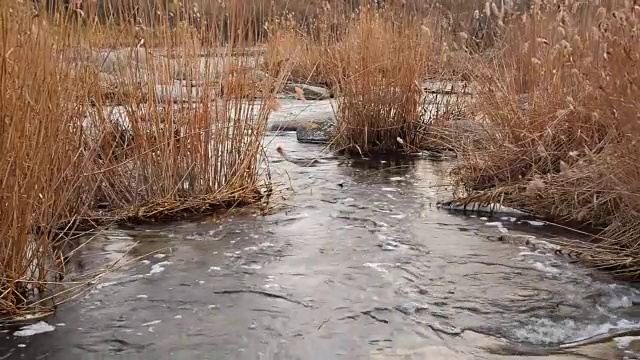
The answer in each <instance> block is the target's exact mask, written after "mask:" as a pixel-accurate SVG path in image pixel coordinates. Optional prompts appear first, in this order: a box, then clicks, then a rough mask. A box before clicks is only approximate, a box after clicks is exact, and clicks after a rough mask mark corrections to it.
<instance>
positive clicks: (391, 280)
mask: <svg viewBox="0 0 640 360" xmlns="http://www.w3.org/2000/svg"><path fill="white" fill-rule="evenodd" d="M267 142H268V145H267V146H268V155H269V156H270V157H271V158H272V159H273V161H272V162H271V171H272V175H273V177H274V178H275V179H276V180H278V181H281V182H282V183H284V184H285V185H286V186H287V187H289V188H290V190H289V191H287V192H284V193H282V195H285V196H284V198H283V197H282V196H279V197H278V198H275V199H274V201H275V202H280V203H281V204H282V205H283V207H282V208H281V209H279V210H278V211H276V212H275V213H273V214H271V215H268V216H264V217H263V216H258V215H256V214H252V213H246V212H242V211H238V212H236V213H234V214H232V215H230V216H228V217H224V218H222V219H213V218H211V219H202V220H199V221H192V222H182V223H172V224H164V225H161V226H155V227H139V228H114V229H111V230H109V231H107V232H106V233H104V234H103V235H101V236H100V237H99V238H97V239H94V240H93V241H92V242H91V243H89V244H88V246H87V247H86V248H85V249H84V250H83V252H82V254H81V257H82V259H83V262H84V264H85V266H86V268H87V269H92V268H97V267H99V266H101V265H104V264H105V263H107V262H109V261H113V260H116V259H118V258H121V257H124V258H125V259H123V261H126V260H131V259H135V258H136V257H139V256H143V255H145V254H148V253H150V252H153V254H152V255H149V256H147V257H145V258H143V259H140V260H136V261H134V262H133V263H132V264H131V265H130V266H127V267H125V268H124V269H121V270H119V271H117V272H115V273H112V274H110V275H108V276H107V277H106V278H104V279H103V281H102V282H101V283H99V284H97V285H96V287H95V288H94V289H93V291H91V292H90V293H88V294H87V295H86V296H85V297H83V298H82V299H81V300H79V301H76V302H75V303H71V304H69V305H66V306H62V307H61V308H59V309H58V312H57V314H56V315H55V316H53V317H52V318H49V319H46V324H40V330H41V331H42V333H39V334H33V335H31V334H32V333H33V332H29V331H23V332H18V333H12V332H9V331H6V332H5V333H4V334H3V335H4V339H3V340H2V341H1V342H0V359H60V360H68V359H98V358H100V359H102V358H114V359H155V360H164V359H283V360H288V359H304V360H313V359H317V360H326V359H507V358H513V357H507V356H498V355H493V354H491V353H489V352H487V351H485V350H484V349H483V346H485V345H490V344H495V343H497V342H498V339H499V338H503V339H507V340H510V341H514V342H518V343H530V344H551V343H557V342H562V341H570V340H573V339H577V338H580V337H584V336H590V335H593V334H597V333H601V332H606V331H607V330H610V329H613V328H624V327H632V326H640V312H639V311H638V310H637V309H638V308H637V306H636V303H637V302H638V301H640V291H639V290H638V289H637V288H636V287H634V286H631V285H629V284H624V283H616V282H613V281H610V280H606V278H604V277H602V276H600V277H595V276H594V275H593V273H592V272H590V271H587V270H586V269H583V268H581V267H579V266H577V265H572V264H569V263H568V262H567V261H565V260H564V259H562V258H559V257H557V256H554V255H550V254H546V253H542V252H538V251H534V250H531V249H529V248H526V247H518V246H516V245H513V244H507V243H500V242H496V241H491V240H489V239H488V238H487V236H489V235H497V234H500V233H504V232H508V233H512V234H518V233H527V232H532V231H533V232H534V234H535V235H536V236H537V237H539V238H541V239H544V238H545V237H546V236H557V234H558V233H557V232H556V231H554V229H553V228H552V227H551V226H548V225H543V224H542V223H537V222H528V223H527V222H523V221H520V220H518V219H514V218H510V217H495V218H491V219H487V218H480V217H465V216H461V215H458V214H453V213H449V212H447V211H443V210H439V209H436V207H435V202H436V201H437V200H438V199H439V198H442V197H446V196H447V195H448V194H449V193H448V191H450V190H449V189H446V188H442V187H441V186H440V185H442V184H443V183H444V182H443V181H442V177H441V173H442V172H443V171H444V170H446V168H447V167H448V166H450V165H451V164H449V163H446V162H431V161H427V160H422V161H414V162H406V161H404V162H401V161H395V160H392V159H386V160H384V159H369V160H366V159H365V160H358V161H354V160H345V159H335V158H332V159H324V160H322V161H320V162H319V163H317V166H314V167H300V166H298V165H296V164H293V163H290V162H286V161H282V160H281V159H279V157H278V154H277V153H276V151H275V149H276V146H277V145H278V144H280V145H282V147H283V148H285V149H287V151H288V152H289V153H290V154H291V155H293V156H301V157H314V156H319V155H320V154H321V152H322V150H323V148H322V146H320V145H304V144H299V143H297V142H296V139H295V134H292V133H284V134H274V133H271V134H269V138H268V140H267ZM134 244H135V246H134ZM603 278H604V279H605V280H602V279H603ZM599 279H600V280H599ZM43 326H44V327H43ZM35 332H38V331H35ZM21 335H22V336H21ZM24 335H31V336H24ZM631 340H633V339H623V340H620V341H618V342H617V344H618V345H619V346H613V345H612V344H601V345H600V346H594V347H591V348H589V349H585V350H584V351H583V354H582V355H584V354H586V355H588V356H589V357H590V358H592V359H594V358H595V359H622V358H634V355H633V354H632V352H630V351H627V352H624V351H622V350H619V349H618V348H622V349H624V347H625V346H624V345H629V344H633V341H631ZM582 355H580V354H574V355H562V356H561V355H553V356H548V357H547V358H554V359H555V358H557V359H584V357H582Z"/></svg>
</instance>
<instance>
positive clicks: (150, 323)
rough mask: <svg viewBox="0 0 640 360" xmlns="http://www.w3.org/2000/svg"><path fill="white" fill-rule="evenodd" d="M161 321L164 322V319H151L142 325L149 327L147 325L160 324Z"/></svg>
mask: <svg viewBox="0 0 640 360" xmlns="http://www.w3.org/2000/svg"><path fill="white" fill-rule="evenodd" d="M161 322H162V320H153V321H149V322H147V323H144V324H142V325H140V326H143V327H147V326H152V325H157V324H160V323H161Z"/></svg>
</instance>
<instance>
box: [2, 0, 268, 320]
mask: <svg viewBox="0 0 640 360" xmlns="http://www.w3.org/2000/svg"><path fill="white" fill-rule="evenodd" d="M225 11H226V13H225V14H226V15H227V16H228V18H229V22H228V25H227V26H228V27H229V29H230V30H231V32H232V33H233V34H236V35H237V37H233V38H232V39H231V40H229V39H226V40H225V41H226V43H227V44H228V45H227V47H226V48H225V51H224V52H223V55H219V56H217V57H215V61H214V60H210V61H205V60H203V59H202V58H200V57H199V50H200V48H199V46H198V45H197V44H200V43H201V42H202V38H201V36H202V33H200V32H198V31H190V32H186V33H184V34H182V35H181V36H182V38H181V39H180V40H181V41H180V42H179V44H176V42H175V41H173V40H174V37H172V35H175V33H173V32H172V31H171V30H170V29H168V28H167V27H166V26H165V27H162V26H158V27H156V28H155V30H154V36H155V37H156V38H155V41H156V46H157V47H159V48H161V49H164V50H167V51H165V52H166V53H170V54H173V56H172V59H171V60H170V59H168V58H167V57H165V56H164V55H163V54H159V53H158V52H156V51H154V52H152V51H150V50H149V49H147V48H146V47H145V46H146V45H147V44H146V39H145V37H144V34H142V35H140V34H138V35H136V36H133V35H132V33H127V32H124V31H123V32H121V33H119V32H118V31H116V30H113V32H112V34H113V36H112V37H111V38H110V39H111V41H112V43H111V46H109V45H110V44H109V43H108V42H107V40H108V39H109V38H108V37H105V36H104V33H103V32H102V29H103V27H97V26H96V27H93V26H86V24H85V25H83V24H79V23H78V22H73V21H71V22H60V21H61V20H60V19H58V20H57V21H58V22H57V23H53V22H51V18H50V17H48V16H45V14H39V15H38V16H33V12H32V9H31V7H30V4H21V3H9V2H2V3H0V16H1V21H0V31H1V34H2V38H1V40H0V54H3V57H2V58H1V59H0V61H1V63H0V85H1V86H0V114H1V115H2V116H1V117H0V118H1V119H2V121H1V122H0V147H2V149H0V173H2V174H3V175H2V177H1V178H0V189H1V190H0V206H1V210H0V244H1V245H2V252H1V255H0V314H1V317H2V319H3V320H10V319H12V318H15V317H17V316H21V315H25V314H46V313H47V312H48V311H50V310H51V307H49V306H47V305H45V304H47V303H46V302H43V301H39V304H38V305H34V302H38V300H39V299H40V300H41V298H42V296H43V294H44V296H48V294H49V293H48V292H47V290H50V289H51V288H53V287H55V286H54V285H56V284H57V283H59V282H60V281H61V279H62V275H63V274H62V273H60V271H61V270H62V269H63V267H64V264H63V262H64V259H63V256H62V254H61V246H59V245H58V244H60V243H61V242H63V241H64V240H66V239H67V238H66V235H64V234H63V233H61V232H60V231H59V230H61V227H62V226H64V227H65V229H64V230H73V227H74V226H78V225H85V226H86V225H88V226H89V227H91V226H97V225H99V224H108V223H111V222H118V221H130V220H159V219H174V218H176V217H181V216H186V215H190V214H198V213H202V212H208V211H212V210H215V209H217V208H220V207H231V206H236V205H239V204H250V203H255V202H257V201H260V200H261V199H262V197H263V195H262V191H261V190H262V189H263V184H262V177H261V175H260V173H259V163H258V162H259V154H260V151H261V149H262V139H263V135H264V131H265V128H266V119H267V116H268V113H269V109H270V106H268V105H262V103H260V104H258V103H255V102H249V101H247V100H249V99H254V98H258V97H260V98H263V99H265V100H266V101H265V104H269V103H270V102H271V99H272V98H273V97H274V96H275V92H276V91H277V90H278V87H279V80H278V78H270V77H266V78H265V77H258V76H257V75H256V73H255V72H254V71H251V68H252V67H257V64H251V61H253V62H254V63H255V62H256V61H258V60H257V59H255V60H251V59H249V60H247V59H246V58H243V57H238V56H231V55H230V54H231V53H233V52H234V51H233V49H235V48H238V49H242V48H244V47H245V46H246V44H247V42H245V40H246V39H251V37H252V33H251V29H252V27H251V24H250V22H251V17H249V16H247V14H250V13H249V12H248V11H247V9H246V8H245V7H243V6H242V4H240V5H238V6H235V7H233V6H232V7H228V8H227V9H226V10H225ZM115 29H117V27H115ZM133 34H134V35H135V32H134V33H133ZM160 39H164V40H163V41H160ZM220 42H222V41H220ZM249 43H255V41H250V42H249ZM123 45H126V46H127V47H125V48H122V46H123ZM116 48H119V49H116ZM98 49H101V51H102V52H98ZM109 49H111V50H109ZM276 73H277V72H276ZM178 78H179V79H182V80H181V81H180V82H176V81H175V80H176V79H178ZM171 87H175V88H176V89H177V90H173V92H172V91H170V89H171ZM221 90H222V91H223V92H222V91H221ZM114 102H117V103H118V104H119V105H120V106H119V107H117V108H114V107H113V104H114ZM65 233H68V231H67V232H65Z"/></svg>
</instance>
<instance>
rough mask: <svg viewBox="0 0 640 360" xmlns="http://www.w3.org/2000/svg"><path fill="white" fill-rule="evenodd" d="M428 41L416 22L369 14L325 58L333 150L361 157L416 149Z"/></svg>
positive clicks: (429, 34) (429, 51)
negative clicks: (333, 109)
mask: <svg viewBox="0 0 640 360" xmlns="http://www.w3.org/2000/svg"><path fill="white" fill-rule="evenodd" d="M412 25H413V26H412ZM430 36H431V32H430V31H429V30H428V29H425V30H422V29H421V27H420V24H419V22H418V21H415V22H413V24H410V20H409V19H405V20H404V21H403V23H401V25H396V24H395V23H394V22H393V21H392V20H391V19H389V18H385V15H384V14H381V13H378V12H373V11H368V10H364V11H363V12H362V13H361V14H360V15H359V16H358V18H357V20H356V21H355V22H354V23H353V24H352V25H351V26H350V27H349V29H348V31H347V35H346V37H345V39H344V40H343V41H341V42H340V44H339V45H338V46H337V48H336V49H335V51H334V52H333V53H331V54H329V55H328V56H329V57H330V58H331V61H332V68H333V69H334V71H333V74H334V78H335V80H334V83H335V84H337V85H336V89H335V92H336V93H337V94H338V97H337V101H336V102H337V112H338V114H337V115H338V116H337V119H338V122H337V127H338V129H337V137H336V139H335V141H334V145H335V146H336V147H338V148H345V149H348V150H353V151H354V152H362V153H368V152H378V151H382V152H385V151H390V150H394V149H403V147H404V146H408V147H417V145H418V144H417V142H418V139H416V135H418V131H417V130H418V128H419V127H420V105H421V100H422V99H423V95H424V92H423V90H422V88H421V84H420V83H421V81H422V79H424V78H425V76H426V73H427V66H428V65H429V60H430V59H431V58H432V51H433V48H432V45H433V39H431V38H430Z"/></svg>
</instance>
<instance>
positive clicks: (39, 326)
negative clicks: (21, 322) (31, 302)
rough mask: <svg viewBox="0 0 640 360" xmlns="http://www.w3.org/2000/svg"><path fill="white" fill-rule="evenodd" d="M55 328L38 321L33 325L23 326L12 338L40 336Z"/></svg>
mask: <svg viewBox="0 0 640 360" xmlns="http://www.w3.org/2000/svg"><path fill="white" fill-rule="evenodd" d="M55 329H56V328H55V326H51V325H49V324H48V323H46V322H44V321H39V322H37V323H35V324H30V325H26V326H23V327H22V328H20V330H18V331H16V332H14V333H13V336H32V335H36V334H42V333H46V332H50V331H53V330H55Z"/></svg>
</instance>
